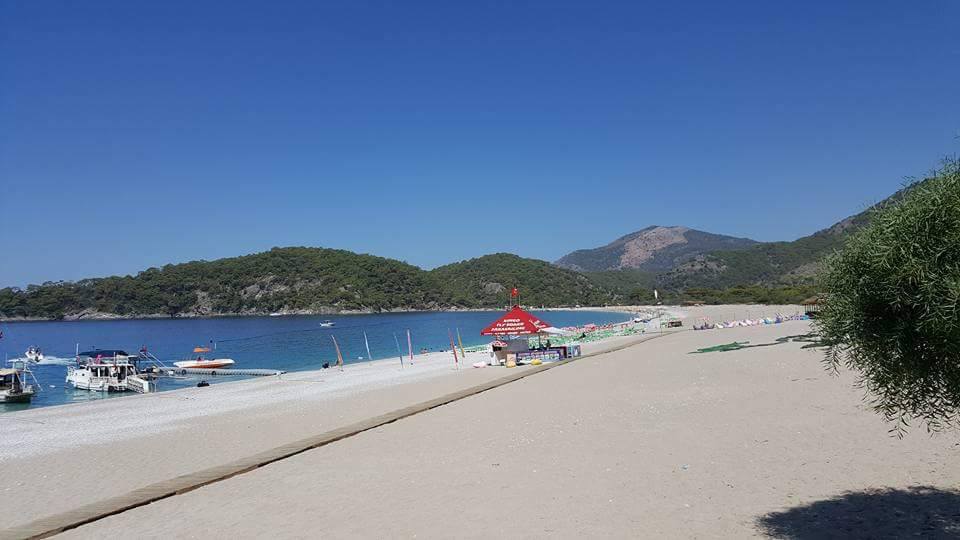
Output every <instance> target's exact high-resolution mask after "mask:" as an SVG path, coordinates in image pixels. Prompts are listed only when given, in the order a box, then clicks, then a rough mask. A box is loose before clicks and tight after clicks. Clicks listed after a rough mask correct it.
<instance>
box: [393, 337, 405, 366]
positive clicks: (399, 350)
mask: <svg viewBox="0 0 960 540" xmlns="http://www.w3.org/2000/svg"><path fill="white" fill-rule="evenodd" d="M393 341H394V343H396V344H397V354H398V355H400V369H403V350H401V349H400V340H399V339H398V338H397V333H396V332H394V333H393Z"/></svg>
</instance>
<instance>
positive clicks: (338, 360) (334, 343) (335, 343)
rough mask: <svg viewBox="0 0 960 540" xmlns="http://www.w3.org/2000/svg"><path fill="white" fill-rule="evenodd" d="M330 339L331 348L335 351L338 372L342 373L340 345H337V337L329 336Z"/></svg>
mask: <svg viewBox="0 0 960 540" xmlns="http://www.w3.org/2000/svg"><path fill="white" fill-rule="evenodd" d="M330 339H332V340H333V348H334V349H336V350H337V367H339V368H340V371H343V355H342V354H341V353H340V344H339V343H337V337H336V336H334V335H333V334H330Z"/></svg>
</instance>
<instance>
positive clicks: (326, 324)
mask: <svg viewBox="0 0 960 540" xmlns="http://www.w3.org/2000/svg"><path fill="white" fill-rule="evenodd" d="M335 324H337V323H335V322H333V321H330V320H327V321H322V322H321V323H320V327H321V328H330V327H331V326H333V325H335Z"/></svg>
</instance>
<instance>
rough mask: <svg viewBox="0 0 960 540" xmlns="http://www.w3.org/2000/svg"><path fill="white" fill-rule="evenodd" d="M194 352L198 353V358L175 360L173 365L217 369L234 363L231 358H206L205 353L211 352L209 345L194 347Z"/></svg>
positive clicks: (182, 367) (184, 367) (187, 367)
mask: <svg viewBox="0 0 960 540" xmlns="http://www.w3.org/2000/svg"><path fill="white" fill-rule="evenodd" d="M193 352H194V353H195V354H197V357H196V358H194V359H190V360H181V361H179V362H174V363H173V365H175V366H177V367H178V368H181V369H215V368H225V367H229V366H232V365H233V364H234V362H233V360H232V359H230V358H205V357H204V356H203V354H204V353H208V352H210V349H209V348H207V347H197V348H195V349H193Z"/></svg>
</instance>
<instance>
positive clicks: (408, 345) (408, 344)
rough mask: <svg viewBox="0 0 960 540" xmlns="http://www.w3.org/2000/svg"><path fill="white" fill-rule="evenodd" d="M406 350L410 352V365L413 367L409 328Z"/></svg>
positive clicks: (408, 330)
mask: <svg viewBox="0 0 960 540" xmlns="http://www.w3.org/2000/svg"><path fill="white" fill-rule="evenodd" d="M407 350H408V351H409V352H410V365H413V341H412V340H411V338H410V329H409V328H407Z"/></svg>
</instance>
